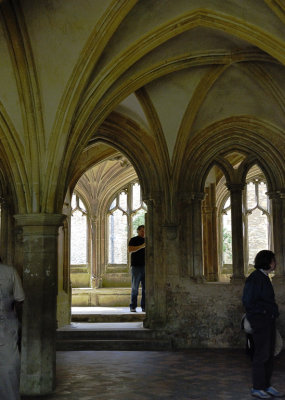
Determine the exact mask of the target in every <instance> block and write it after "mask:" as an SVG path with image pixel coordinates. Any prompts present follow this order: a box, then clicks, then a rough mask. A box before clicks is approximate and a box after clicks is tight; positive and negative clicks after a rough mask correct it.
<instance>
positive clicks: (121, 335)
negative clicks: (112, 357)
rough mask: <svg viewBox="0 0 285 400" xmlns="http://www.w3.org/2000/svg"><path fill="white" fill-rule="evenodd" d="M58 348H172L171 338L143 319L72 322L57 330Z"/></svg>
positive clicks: (64, 349)
mask: <svg viewBox="0 0 285 400" xmlns="http://www.w3.org/2000/svg"><path fill="white" fill-rule="evenodd" d="M57 350H61V351H75V350H171V341H170V340H166V339H164V338H160V337H159V335H158V333H157V332H155V331H153V330H151V329H146V328H143V324H142V322H135V323H134V322H132V323H72V324H71V325H67V326H65V327H63V328H60V329H58V330H57Z"/></svg>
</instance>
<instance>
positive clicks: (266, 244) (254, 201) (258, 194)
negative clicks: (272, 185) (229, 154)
mask: <svg viewBox="0 0 285 400" xmlns="http://www.w3.org/2000/svg"><path fill="white" fill-rule="evenodd" d="M266 192H267V185H266V182H265V179H264V178H263V177H255V178H252V179H251V180H250V181H249V182H248V183H247V185H246V191H245V195H244V208H245V227H246V231H247V243H246V249H247V257H246V261H247V262H246V264H247V265H248V268H247V271H246V272H247V274H248V273H250V272H251V271H252V270H253V265H254V257H255V255H256V253H257V252H258V251H260V250H262V249H269V248H270V210H269V199H268V196H267V195H266Z"/></svg>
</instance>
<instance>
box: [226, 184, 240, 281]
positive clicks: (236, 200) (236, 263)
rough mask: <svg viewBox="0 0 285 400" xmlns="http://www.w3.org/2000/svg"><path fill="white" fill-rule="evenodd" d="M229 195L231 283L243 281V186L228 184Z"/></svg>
mask: <svg viewBox="0 0 285 400" xmlns="http://www.w3.org/2000/svg"><path fill="white" fill-rule="evenodd" d="M228 188H229V190H230V193H231V218H232V257H233V275H232V281H233V282H234V281H239V280H243V279H244V248H243V246H244V240H243V214H242V193H243V188H244V185H243V184H230V185H228Z"/></svg>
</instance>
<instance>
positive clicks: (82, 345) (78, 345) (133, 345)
mask: <svg viewBox="0 0 285 400" xmlns="http://www.w3.org/2000/svg"><path fill="white" fill-rule="evenodd" d="M56 349H57V351H80V350H81V351H83V350H85V351H86V350H97V351H98V350H110V351H111V350H122V351H136V350H145V351H147V350H148V351H151V350H153V351H162V350H171V343H170V341H168V340H162V339H160V340H154V339H136V340H131V339H128V340H126V339H105V340H102V339H93V340H91V339H89V340H85V339H84V340H83V339H81V340H71V339H68V340H57V344H56Z"/></svg>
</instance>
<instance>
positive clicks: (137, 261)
mask: <svg viewBox="0 0 285 400" xmlns="http://www.w3.org/2000/svg"><path fill="white" fill-rule="evenodd" d="M143 243H144V238H143V237H141V236H135V237H133V238H131V240H130V241H129V246H140V245H141V244H143ZM144 265H145V249H140V250H138V251H134V252H133V253H131V266H132V267H144Z"/></svg>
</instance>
